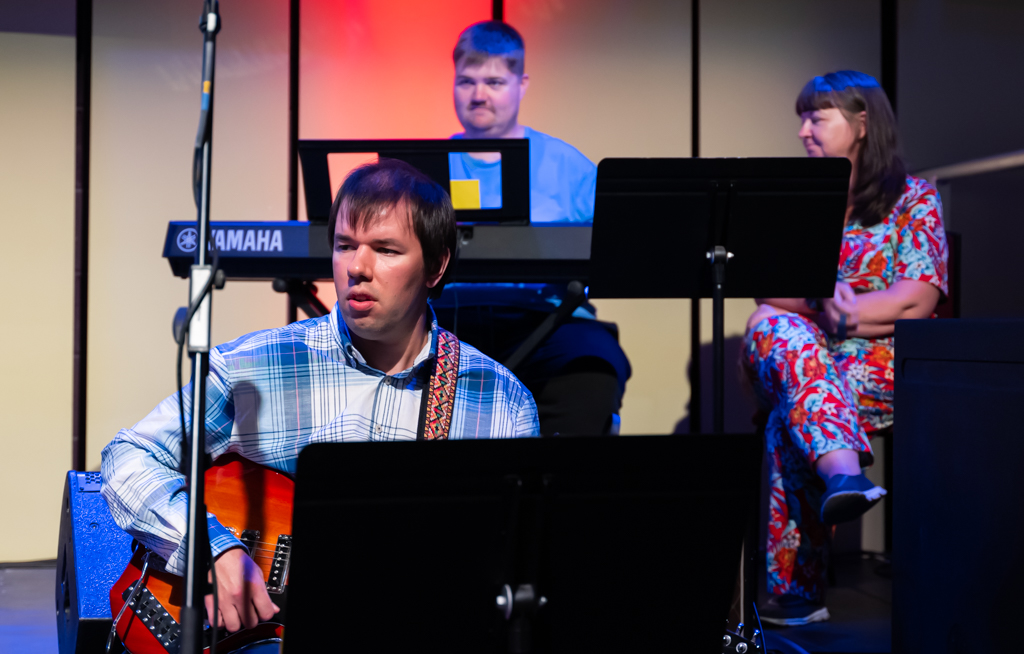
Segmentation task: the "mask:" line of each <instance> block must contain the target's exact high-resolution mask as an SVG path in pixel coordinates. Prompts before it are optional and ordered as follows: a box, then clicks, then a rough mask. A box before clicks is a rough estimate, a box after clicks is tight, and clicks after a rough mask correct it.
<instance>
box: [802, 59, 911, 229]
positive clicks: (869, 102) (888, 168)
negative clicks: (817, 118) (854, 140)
mask: <svg viewBox="0 0 1024 654" xmlns="http://www.w3.org/2000/svg"><path fill="white" fill-rule="evenodd" d="M830 108H834V109H839V110H840V111H842V112H843V115H844V116H846V119H847V120H848V121H849V120H851V119H852V117H853V116H854V115H856V114H858V113H860V112H862V111H864V112H866V113H867V131H866V132H865V137H864V143H863V146H862V147H861V151H860V161H859V162H858V163H857V170H856V171H855V172H856V182H855V184H854V187H853V212H852V216H851V217H852V218H853V219H855V220H857V221H859V222H860V224H861V226H862V227H870V226H872V225H876V224H878V223H879V222H881V221H883V220H885V217H886V216H888V215H889V212H890V211H892V208H893V207H894V206H896V201H897V200H898V199H899V198H900V196H901V195H903V190H904V188H905V187H906V183H907V167H906V165H905V164H904V163H903V159H902V157H900V152H899V143H898V139H897V134H896V116H895V115H893V113H892V105H890V104H889V98H888V97H887V96H886V95H885V91H883V90H882V87H881V86H879V84H878V81H877V80H876V79H875V78H874V77H872V76H870V75H865V74H864V73H858V72H857V71H855V70H840V71H837V72H835V73H829V74H828V75H825V76H819V77H815V78H814V79H812V80H811V81H809V82H807V84H806V85H805V86H804V88H803V90H802V91H800V95H799V96H798V97H797V99H796V113H797V114H802V113H804V112H806V111H817V110H819V109H830Z"/></svg>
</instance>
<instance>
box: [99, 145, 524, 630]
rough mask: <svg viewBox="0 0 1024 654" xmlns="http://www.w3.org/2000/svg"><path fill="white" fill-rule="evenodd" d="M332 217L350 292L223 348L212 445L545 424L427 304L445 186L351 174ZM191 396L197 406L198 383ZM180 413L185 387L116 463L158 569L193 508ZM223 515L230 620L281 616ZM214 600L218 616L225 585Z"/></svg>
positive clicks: (220, 449) (446, 236)
mask: <svg viewBox="0 0 1024 654" xmlns="http://www.w3.org/2000/svg"><path fill="white" fill-rule="evenodd" d="M330 215H331V217H330V222H329V224H328V227H329V228H328V234H329V238H330V240H331V246H332V248H333V253H334V254H333V265H334V284H335V287H336V289H337V292H338V300H339V301H338V304H336V305H335V306H334V309H333V310H332V311H331V313H330V314H329V315H328V316H324V317H323V318H314V319H311V320H304V321H301V322H296V323H293V324H291V325H287V326H285V327H281V328H277V329H269V330H263V331H259V332H255V333H252V334H247V335H245V336H242V337H240V338H238V339H236V340H234V341H232V342H230V343H226V344H223V345H220V346H218V347H216V348H214V349H213V350H212V351H211V352H210V372H209V378H208V380H209V381H208V390H207V407H208V408H207V415H206V429H207V441H206V447H207V452H209V454H210V456H211V457H212V458H213V459H217V458H218V457H221V456H223V455H225V454H228V453H231V454H233V455H237V456H240V457H243V458H245V459H248V460H249V461H252V462H255V463H258V464H261V465H263V466H266V467H267V468H272V469H275V470H278V471H281V472H284V473H289V474H294V472H295V464H296V461H297V459H298V455H299V452H300V451H301V450H302V449H303V447H305V446H306V445H307V444H309V443H314V442H343V441H367V440H370V441H397V440H415V439H417V438H422V439H428V440H429V439H444V438H452V439H463V438H513V437H528V436H536V435H538V434H539V425H538V420H537V407H536V404H535V403H534V400H533V396H532V395H531V394H530V392H529V391H528V390H527V389H526V388H525V387H524V386H523V384H522V383H520V381H519V380H518V379H516V377H515V376H513V375H512V373H511V372H509V371H508V370H507V369H506V368H504V367H503V366H501V365H500V364H498V363H497V362H495V361H494V360H493V359H490V358H488V357H487V356H485V355H483V354H481V353H480V352H479V351H478V350H477V349H476V348H474V347H472V346H469V345H466V344H464V343H461V344H460V343H459V341H458V340H457V339H455V337H454V336H452V335H451V334H450V333H448V332H446V331H444V330H442V329H440V328H438V326H437V322H436V320H435V318H434V314H433V310H432V309H431V308H430V306H429V305H428V302H427V300H428V297H436V296H437V295H439V294H440V291H441V289H442V288H443V287H444V284H445V282H446V280H447V279H448V277H449V276H450V271H449V265H448V264H449V263H450V261H451V259H452V256H453V254H454V251H455V247H456V228H455V214H454V211H453V210H452V205H451V201H450V199H449V197H448V194H447V193H446V192H445V191H444V189H443V188H441V186H439V185H438V184H437V183H435V182H433V181H432V180H430V179H429V178H428V177H426V176H425V175H423V174H422V173H421V172H419V171H418V170H416V169H415V168H413V167H412V166H410V165H408V164H406V163H403V162H400V161H395V160H388V159H384V160H381V161H380V162H378V163H373V164H368V165H365V166H362V167H361V168H358V169H356V170H355V171H354V172H353V173H352V174H351V175H349V177H348V178H347V179H346V180H345V183H344V185H343V186H342V188H341V190H340V191H339V193H338V196H337V198H336V199H335V201H334V206H333V207H332V208H331V214H330ZM183 397H184V402H185V412H186V415H187V414H188V412H189V411H190V410H191V402H190V398H191V393H190V392H189V391H188V389H187V388H186V390H185V391H184V392H183ZM186 422H188V420H186ZM180 424H181V422H180V416H179V409H178V397H177V395H172V396H171V397H169V398H167V399H165V400H164V401H163V402H161V403H160V404H159V405H158V406H157V407H156V408H155V409H154V410H153V411H152V412H151V413H150V414H149V415H148V416H146V417H145V418H143V419H142V421H141V422H139V423H138V424H136V425H135V426H134V427H132V428H130V429H122V430H121V431H120V432H118V434H117V436H116V437H115V438H114V440H113V441H111V443H110V444H109V445H107V446H106V448H104V450H103V465H102V471H103V486H102V493H103V497H104V498H105V499H106V501H107V503H108V505H109V506H110V511H111V514H112V515H113V517H114V519H115V520H116V521H117V523H118V524H119V525H120V526H121V528H123V529H124V530H126V531H127V532H128V533H129V534H131V535H132V536H133V537H134V538H135V539H137V540H138V541H139V542H140V543H141V544H142V545H144V546H145V547H146V548H148V549H149V550H150V551H151V552H153V553H154V554H155V555H156V556H158V557H159V558H160V559H161V560H162V561H160V562H156V561H154V562H153V563H151V564H150V565H153V566H158V567H159V565H160V564H161V563H162V564H163V567H164V569H165V571H167V572H171V573H174V574H177V575H181V574H183V573H184V557H185V535H186V534H185V531H186V506H187V498H186V494H185V484H184V476H183V475H182V474H181V473H180V472H179V468H180V464H181V451H182V434H181V427H180ZM208 522H209V533H210V541H211V547H212V551H213V557H214V560H215V563H214V565H215V566H216V573H217V575H216V579H217V588H218V596H219V607H218V608H219V610H218V613H219V615H218V624H219V625H220V626H223V627H225V628H226V629H227V630H228V631H232V632H234V631H237V630H239V629H241V628H243V627H245V628H247V629H249V628H252V627H254V626H255V625H256V624H257V622H259V621H265V620H270V619H271V618H272V617H273V616H274V614H275V613H277V611H278V610H279V609H278V607H277V606H276V605H275V604H274V602H273V601H272V600H271V598H270V596H269V594H268V592H267V588H266V580H265V579H264V577H263V572H262V571H261V569H260V568H259V567H258V566H257V564H256V563H255V562H254V561H253V558H250V555H249V550H247V549H246V548H245V546H244V545H243V542H242V540H240V538H239V537H238V535H236V534H235V533H233V531H232V530H229V529H228V528H226V527H225V526H223V525H222V524H221V523H220V522H218V520H217V518H216V517H215V516H212V515H211V516H209V519H208ZM243 538H244V535H243ZM206 605H207V615H208V616H210V614H211V613H212V599H211V597H210V596H207V598H206ZM210 622H211V623H212V622H213V617H212V616H210Z"/></svg>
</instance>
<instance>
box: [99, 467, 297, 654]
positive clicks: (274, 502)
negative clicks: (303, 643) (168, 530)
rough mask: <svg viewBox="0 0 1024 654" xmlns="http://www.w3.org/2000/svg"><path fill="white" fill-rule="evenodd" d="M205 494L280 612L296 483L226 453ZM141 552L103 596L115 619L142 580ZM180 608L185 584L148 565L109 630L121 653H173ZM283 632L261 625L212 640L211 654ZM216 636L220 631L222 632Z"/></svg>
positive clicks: (276, 624) (211, 470) (268, 624)
mask: <svg viewBox="0 0 1024 654" xmlns="http://www.w3.org/2000/svg"><path fill="white" fill-rule="evenodd" d="M205 493H206V508H207V510H208V511H209V512H210V513H212V514H214V515H215V516H217V520H218V521H219V522H220V523H221V524H222V525H224V526H225V527H227V528H228V529H229V530H231V531H232V532H233V533H234V534H235V536H237V537H238V538H239V539H240V540H241V541H242V542H243V543H244V544H245V545H246V547H248V548H249V555H250V556H251V557H252V559H253V561H255V563H256V564H257V565H258V566H259V567H260V569H261V570H262V571H263V577H264V579H266V580H267V590H268V592H269V593H270V597H271V599H272V600H273V601H274V603H275V604H277V605H278V606H282V608H283V606H284V605H283V604H282V603H281V602H282V601H283V595H284V594H285V591H286V586H287V580H288V567H289V563H290V557H291V532H292V503H293V500H294V496H295V483H294V482H293V481H292V479H291V478H290V477H288V476H287V475H285V474H283V473H280V472H278V471H276V470H271V469H270V468H267V467H264V466H261V465H259V464H256V463H253V462H251V461H249V460H247V459H244V458H242V457H240V456H238V455H235V454H226V455H224V456H222V457H220V458H219V459H217V460H216V461H215V462H214V463H213V465H212V466H210V468H209V469H208V470H207V471H206V489H205ZM148 551H149V550H147V549H146V548H145V547H139V548H138V549H137V550H136V551H135V554H134V555H133V556H132V559H131V561H130V562H129V563H128V567H127V568H125V571H124V573H122V574H121V577H120V578H119V579H118V580H117V582H116V583H115V584H114V585H113V587H112V588H111V589H110V610H111V615H112V616H114V617H115V618H116V617H117V614H118V612H119V611H120V610H121V608H122V607H123V606H124V605H125V602H126V601H128V598H129V597H131V594H132V591H133V590H134V589H135V586H136V585H137V582H138V581H139V579H140V578H141V577H142V568H143V565H144V561H143V559H144V558H145V556H146V554H147V552H148ZM183 601H184V579H183V578H182V577H179V576H178V575H175V574H171V573H169V572H163V571H159V570H154V569H153V566H150V568H149V570H147V572H146V578H145V579H144V580H143V588H141V589H140V590H139V591H138V592H137V593H135V597H134V598H133V599H132V602H131V605H130V606H128V607H126V609H125V611H124V613H123V614H122V616H121V619H120V620H118V622H117V625H116V628H117V635H118V636H119V637H120V638H121V642H122V643H123V644H124V646H125V649H127V650H128V651H129V652H130V653H131V654H167V653H171V654H176V653H177V652H178V649H179V645H180V643H179V642H178V640H179V638H180V636H181V605H182V603H183ZM275 619H277V618H276V617H275ZM283 630H284V627H283V625H282V624H281V623H280V622H266V623H261V624H259V625H257V626H256V627H254V628H253V629H243V630H242V631H239V632H236V633H234V634H231V635H230V636H226V637H222V638H218V641H217V650H218V651H219V652H230V651H231V650H234V649H238V648H240V647H243V646H245V645H249V644H252V643H255V642H260V641H265V640H269V639H275V638H280V637H281V635H282V633H283ZM209 631H210V630H209V629H208V630H207V637H209ZM219 635H226V632H225V631H224V630H223V629H221V630H219ZM204 651H208V648H207V649H205V650H204Z"/></svg>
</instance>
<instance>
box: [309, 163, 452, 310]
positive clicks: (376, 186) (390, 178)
mask: <svg viewBox="0 0 1024 654" xmlns="http://www.w3.org/2000/svg"><path fill="white" fill-rule="evenodd" d="M402 203H404V204H405V206H406V207H408V208H409V216H410V218H411V220H412V226H413V231H414V232H415V233H416V237H417V238H418V239H419V241H420V246H422V248H423V262H424V265H425V267H426V272H427V275H428V276H429V275H436V274H437V271H438V270H440V268H441V265H442V264H443V262H444V256H445V253H446V252H447V253H450V257H449V265H448V268H447V269H446V270H445V271H444V276H442V277H441V281H439V282H438V283H437V285H436V286H435V287H434V288H432V289H431V290H430V297H431V298H437V297H440V295H441V291H442V290H443V289H444V285H445V284H446V283H447V282H448V279H449V277H451V272H452V268H453V266H452V265H451V263H452V259H453V258H454V257H455V238H456V237H455V210H454V209H453V208H452V201H451V198H450V197H449V196H448V193H446V192H445V190H444V189H443V188H442V187H441V185H440V184H438V183H437V182H435V181H434V180H432V179H430V178H429V177H427V176H426V175H424V174H423V173H421V172H420V171H419V170H417V169H416V168H413V167H412V166H411V165H409V164H407V163H405V162H404V161H399V160H398V159H387V158H383V157H382V158H381V159H380V160H379V161H377V162H376V163H369V164H365V165H362V166H360V167H358V168H356V169H355V170H353V171H352V172H351V173H350V174H349V176H348V177H346V178H345V183H344V184H342V185H341V189H340V190H339V191H338V195H337V197H335V198H334V204H333V205H331V213H330V214H329V215H330V218H329V219H328V221H327V240H328V242H329V243H330V246H331V251H332V252H333V251H334V230H335V225H336V224H337V222H338V217H339V216H340V215H341V212H342V211H344V212H345V220H347V221H348V224H349V226H351V227H352V228H353V229H359V228H365V227H368V226H369V225H371V224H373V222H374V221H375V220H377V219H379V218H380V217H381V216H382V215H385V214H387V213H388V211H389V210H390V209H393V208H394V207H396V206H398V205H399V204H402Z"/></svg>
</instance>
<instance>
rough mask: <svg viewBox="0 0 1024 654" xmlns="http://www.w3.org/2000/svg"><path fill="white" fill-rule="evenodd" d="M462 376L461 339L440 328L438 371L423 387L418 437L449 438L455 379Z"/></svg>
mask: <svg viewBox="0 0 1024 654" xmlns="http://www.w3.org/2000/svg"><path fill="white" fill-rule="evenodd" d="M458 376H459V339H457V338H456V337H455V335H454V334H452V333H451V332H449V331H446V330H444V329H441V328H440V327H438V328H437V358H436V360H435V365H434V372H433V374H432V375H431V376H430V381H428V382H427V383H426V384H425V385H424V387H423V401H422V402H421V408H420V424H419V429H418V430H417V431H416V440H426V441H437V440H442V441H443V440H447V439H448V429H449V428H450V427H451V426H452V410H453V408H454V406H455V380H456V379H457V378H458Z"/></svg>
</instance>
